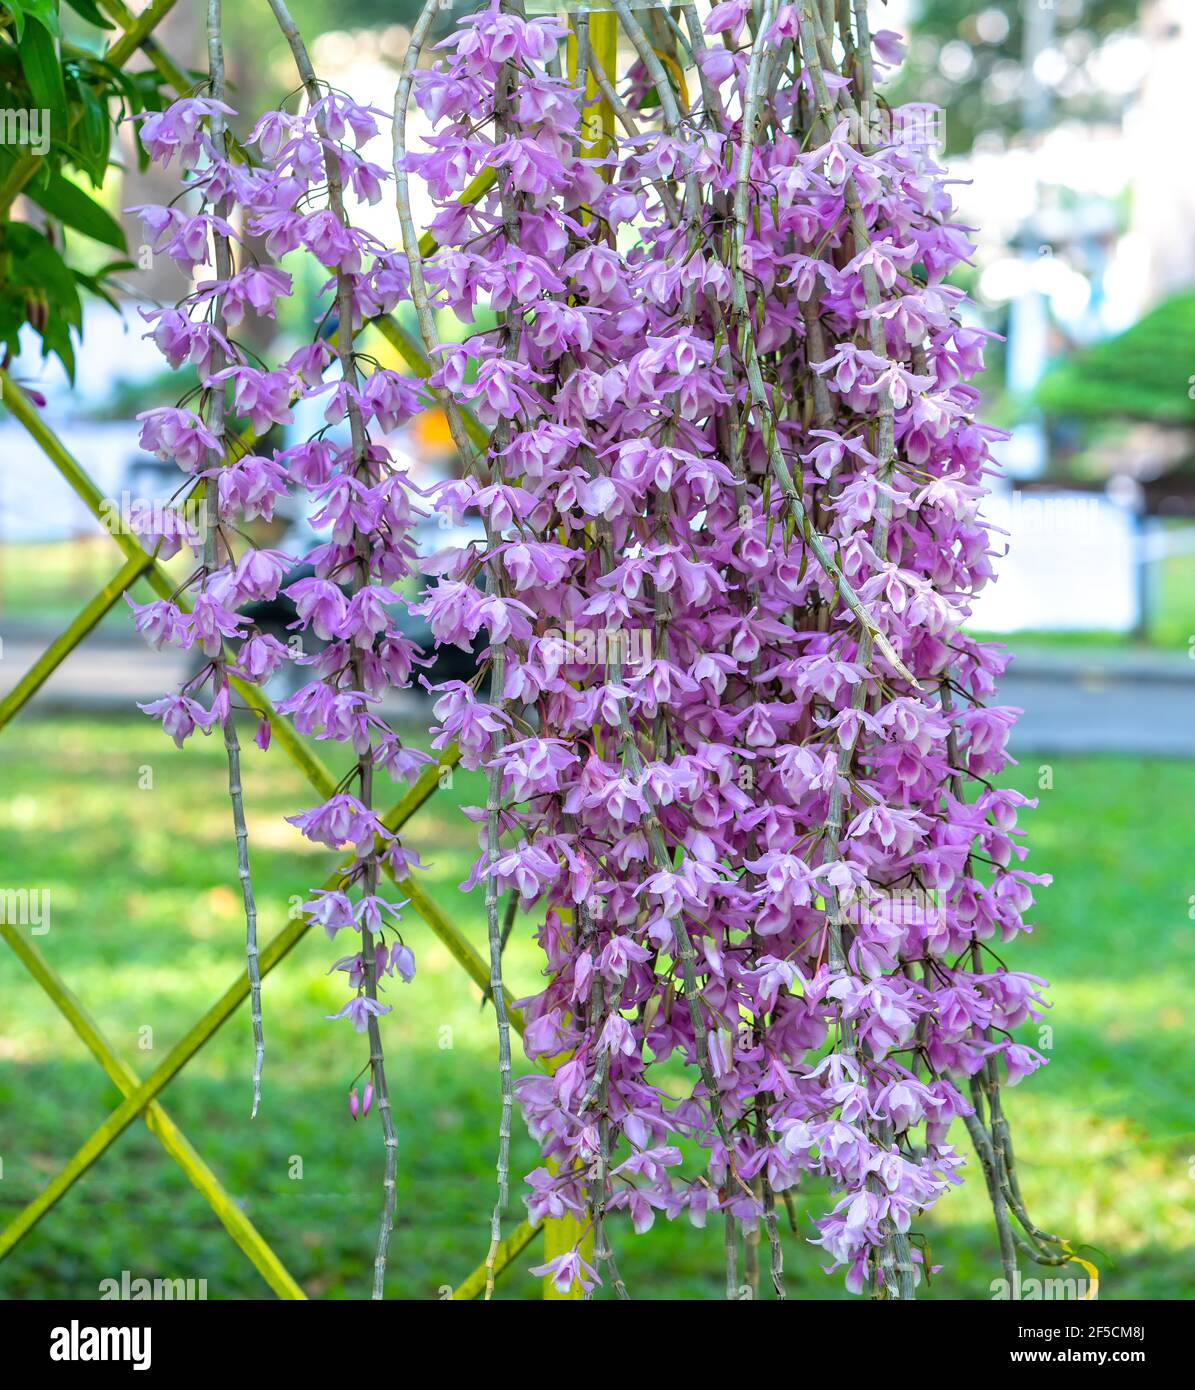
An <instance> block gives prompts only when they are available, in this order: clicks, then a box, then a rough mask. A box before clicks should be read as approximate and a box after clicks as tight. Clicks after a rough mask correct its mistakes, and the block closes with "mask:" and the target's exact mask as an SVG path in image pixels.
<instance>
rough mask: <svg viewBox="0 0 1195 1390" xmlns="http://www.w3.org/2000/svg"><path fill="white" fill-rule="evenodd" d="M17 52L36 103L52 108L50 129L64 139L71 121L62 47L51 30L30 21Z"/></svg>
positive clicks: (38, 105)
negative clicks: (60, 55) (62, 63)
mask: <svg viewBox="0 0 1195 1390" xmlns="http://www.w3.org/2000/svg"><path fill="white" fill-rule="evenodd" d="M39 18H40V16H39ZM17 53H18V54H19V55H20V59H21V67H22V69H23V70H24V73H25V81H26V82H27V83H28V84H29V95H30V96H31V97H32V99H33V104H34V106H37V107H40V108H42V109H43V110H46V111H49V113H50V129H51V130H52V131H55V132H57V134H58V136H59V137H60V138H61V137H63V136H65V134H66V130H67V124H68V118H67V111H66V86H65V84H64V83H63V80H62V65H61V63H60V62H59V61H58V50H57V49H56V48H55V46H54V40H53V38H52V37H51V35H50V33H49V31H48V30H47V29H45V28H44V27H43V26H42V25H41V24H30V25H29V26H28V27H27V28H26V30H25V33H24V36H23V37H22V38H21V40H20V42H19V43H18V44H17Z"/></svg>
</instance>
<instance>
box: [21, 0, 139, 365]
mask: <svg viewBox="0 0 1195 1390" xmlns="http://www.w3.org/2000/svg"><path fill="white" fill-rule="evenodd" d="M68 3H69V5H70V7H71V9H72V10H73V11H74V14H75V16H77V17H78V18H77V19H72V23H71V25H70V30H71V33H72V34H74V33H75V32H76V31H79V30H84V31H88V32H90V31H89V30H88V26H92V27H94V28H95V29H97V30H111V29H112V25H111V24H109V23H108V22H107V21H106V20H105V19H104V17H103V15H102V14H101V13H100V11H99V10H98V9H97V7H96V6H95V4H94V3H93V0H68ZM80 21H85V23H81V22H80ZM85 37H86V35H85V34H84V35H81V37H80V42H79V43H78V44H77V43H75V42H73V41H71V39H70V38H68V37H65V36H64V34H63V29H62V25H61V22H60V12H59V5H58V0H2V3H0V119H2V120H3V122H4V125H3V129H2V130H0V345H2V348H3V353H4V360H5V361H7V360H8V359H9V358H11V357H12V356H13V355H15V353H16V352H17V351H18V349H19V338H18V334H19V332H20V329H21V328H22V326H23V325H25V324H28V325H30V326H31V327H32V328H33V329H34V330H35V331H36V332H37V334H38V335H39V336H40V337H41V340H42V353H43V356H49V355H51V354H53V355H55V356H57V357H58V358H59V359H60V360H61V362H62V364H63V366H64V367H65V368H66V371H67V373H68V375H70V376H71V377H72V378H73V375H74V346H73V338H72V333H77V332H78V330H79V328H80V325H81V314H82V310H81V306H80V291H84V292H87V293H91V294H95V295H98V296H100V297H102V298H104V299H108V300H109V301H110V302H111V288H110V283H111V276H112V275H113V274H115V273H116V272H117V271H119V270H124V269H128V268H129V267H130V265H131V263H130V262H129V261H128V260H126V259H124V256H123V254H122V255H121V257H120V259H118V260H115V261H113V262H111V263H110V264H108V265H106V266H104V267H103V268H102V269H100V270H99V271H96V270H94V269H90V270H89V269H84V268H83V266H82V265H81V264H79V263H78V261H77V258H76V257H75V256H74V255H73V254H72V242H71V239H70V236H69V235H68V234H74V235H78V236H80V237H82V238H84V239H86V240H87V241H92V242H96V243H99V244H100V245H102V246H106V247H110V248H112V249H113V250H115V251H117V252H120V253H123V252H124V251H125V250H126V247H125V238H124V233H123V231H122V230H121V227H120V224H119V223H118V222H117V221H116V219H115V218H114V217H113V216H112V214H111V213H110V212H109V211H108V210H107V209H106V208H105V207H104V206H103V204H102V202H101V201H100V200H99V199H97V198H96V197H93V196H92V194H90V193H88V192H86V191H85V190H84V189H83V188H82V187H81V186H80V183H79V179H80V178H82V179H84V180H86V181H87V182H88V183H90V185H91V187H92V189H97V190H98V189H100V188H101V187H102V186H103V183H104V180H105V176H106V175H107V173H108V170H109V168H110V166H111V163H112V137H113V130H114V128H115V125H116V124H117V123H118V122H119V121H120V120H122V119H124V118H126V117H128V116H131V115H135V114H137V113H139V112H143V111H147V110H158V109H161V107H162V105H163V94H162V92H161V90H160V79H159V78H158V76H157V74H156V73H154V72H153V71H152V70H151V71H150V72H139V73H136V74H133V75H130V74H128V73H125V72H123V71H122V70H121V69H119V68H117V67H115V66H114V65H113V64H111V63H108V62H106V61H105V60H104V58H103V57H102V56H100V55H99V54H98V53H97V52H95V51H93V50H92V48H91V47H83V46H81V44H82V43H83V42H84V39H85ZM94 39H95V46H97V47H98V45H99V44H100V43H102V42H103V39H102V36H101V35H100V34H99V33H96V34H95V35H94ZM140 154H141V152H140V149H139V155H140ZM18 198H23V199H24V202H23V203H22V204H18V203H17V199H18ZM14 219H19V220H14ZM91 260H94V257H91Z"/></svg>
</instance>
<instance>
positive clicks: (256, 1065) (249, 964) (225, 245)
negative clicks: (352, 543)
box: [203, 0, 266, 1118]
mask: <svg viewBox="0 0 1195 1390" xmlns="http://www.w3.org/2000/svg"><path fill="white" fill-rule="evenodd" d="M221 21H222V14H221V9H220V0H208V7H207V46H208V77H209V84H210V90H211V94H212V96H213V98H214V99H215V100H216V101H223V100H224V99H225V85H226V84H225V76H224V44H223V40H222V37H221ZM211 133H212V141H213V143H214V144H216V145H217V146H219V145H221V144H223V143H224V141H225V137H226V125H225V121H224V116H223V114H222V113H221V112H219V111H215V112H213V114H212V117H211ZM227 201H228V200H227V199H226V200H224V203H223V204H222V206H221V207H219V208H217V212H218V214H219V215H220V216H221V217H227V215H228V206H227ZM213 240H214V243H215V263H216V279H217V280H221V281H227V280H229V279H231V277H232V270H233V266H232V247H231V246H230V245H229V241H228V238H227V237H226V236H223V235H221V234H220V233H219V232H213ZM212 315H213V319H212V322H213V325H214V327H215V329H216V332H217V335H218V336H217V341H219V339H220V338H223V337H225V336H226V335H227V325H226V323H225V320H224V296H223V294H217V295H216V296H215V299H214V301H213V307H212ZM227 365H228V363H227V361H226V360H225V356H224V353H223V351H222V350H221V349H220V348H218V347H217V348H216V349H215V350H214V352H213V356H212V371H213V374H214V373H215V372H219V371H221V370H222V369H223V368H224V367H226V366H227ZM207 424H208V427H209V428H210V430H211V432H212V433H213V434H214V435H215V436H216V438H217V439H218V440H222V439H223V436H224V385H223V383H220V384H219V385H218V386H217V387H215V388H213V390H212V391H211V394H210V396H209V398H208V409H207ZM222 461H223V460H222V457H221V456H220V455H219V454H215V453H213V455H212V457H211V458H210V459H209V467H210V468H212V469H215V468H218V467H219V466H220V465H221V463H222ZM203 511H204V537H203V567H204V570H205V571H206V573H207V574H208V575H209V576H210V575H211V574H212V573H213V572H214V571H215V569H216V566H217V564H218V562H219V530H220V489H219V486H218V485H217V481H216V479H215V478H214V477H212V478H209V479H208V480H207V484H206V486H205V488H204V492H203ZM230 558H231V557H230ZM227 681H228V676H227V672H226V669H225V663H224V660H223V658H222V657H218V658H217V660H216V669H215V674H214V676H213V688H216V687H217V686H219V685H220V684H221V683H223V684H224V685H225V686H227ZM221 727H222V729H223V733H224V753H225V757H226V759H227V761H228V797H229V800H230V802H231V803H232V825H233V833H234V835H235V837H236V849H237V875H238V877H239V878H240V880H241V898H242V901H243V902H244V906H245V968H246V972H247V973H248V976H249V1008H250V1013H251V1016H252V1026H253V1109H252V1110H251V1112H250V1118H254V1117H255V1116H256V1115H257V1111H258V1108H259V1106H260V1105H261V1074H262V1069H263V1067H264V1065H265V1056H266V1042H265V1030H264V1027H263V1024H262V1013H261V966H260V963H259V961H258V956H257V902H256V899H255V897H254V893H253V874H252V872H251V870H250V867H249V832H248V830H247V828H246V825H245V794H244V790H243V787H242V784H241V745H240V741H239V740H238V738H237V731H236V723H235V721H234V716H233V713H232V710H231V708H230V709H229V711H228V713H227V714H226V715H225V716H224V719H223V720H222V721H221Z"/></svg>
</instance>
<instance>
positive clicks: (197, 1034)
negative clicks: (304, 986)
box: [0, 749, 459, 1260]
mask: <svg viewBox="0 0 1195 1390" xmlns="http://www.w3.org/2000/svg"><path fill="white" fill-rule="evenodd" d="M458 756H459V755H458V754H457V753H456V750H455V749H454V750H452V751H451V752H450V753H448V754H447V755H446V757H445V760H444V761H442V762H440V763H434V764H431V765H429V766H428V767H426V768H424V770H423V775H422V776H421V777H420V778H419V780H418V781H417V782H416V783H415V785H414V786H413V787H411V788H410V789H409V790H408V792H407V793H406V795H405V796H404V797H403V798H402V799H401V800H400V801H399V802H398V804H397V805H396V806H395V807H394V809H393V810H392V811H391V812H389V813H388V815H387V817H386V823H387V825H388V826H389V828H391V829H397V828H398V827H399V826H401V825H402V824H403V823H404V822H405V821H406V820H408V819H409V818H410V817H411V816H412V815H414V813H415V812H416V811H417V810H418V809H419V807H420V806H422V805H423V804H424V802H425V801H427V800H428V798H429V797H431V796H432V795H433V794H434V793H435V792H436V791H437V790H438V788H439V786H440V773H441V769H442V768H443V767H446V766H452V763H453V762H455V760H456V757H458ZM355 861H356V855H349V856H347V857H346V858H345V859H344V860H343V861H342V862H341V865H340V867H339V868H338V869H337V870H336V871H335V872H334V873H332V874H331V875H329V877H328V878H327V879H326V880H325V882H324V888H325V889H331V888H335V887H336V886H337V885H338V884H339V882H340V879H341V877H342V876H343V874H344V873H345V872H346V871H347V870H348V869H349V868H350V867H351V866H352V864H353V863H354V862H355ZM429 925H432V928H433V930H435V926H434V925H433V924H431V923H429ZM310 929H311V921H310V919H308V918H306V917H297V918H295V919H294V920H293V921H291V922H289V923H288V924H287V926H286V927H285V928H284V929H283V930H282V931H280V932H279V933H278V935H277V936H275V937H274V938H273V940H272V941H271V942H270V943H269V945H268V946H267V947H266V948H265V950H264V951H262V953H261V959H260V966H261V977H262V979H264V978H265V977H266V975H268V974H269V972H270V971H271V970H273V968H274V966H276V965H277V964H278V962H279V961H280V960H282V959H283V958H284V957H285V956H287V955H288V954H289V953H290V952H291V951H292V950H293V949H294V948H295V946H297V945H298V943H299V942H300V941H301V940H302V939H303V937H304V936H305V935H306V934H307V932H308V931H309V930H310ZM449 949H450V950H451V949H452V946H451V945H449ZM248 993H249V978H248V975H247V974H246V973H244V972H242V973H241V974H239V975H238V976H237V978H236V980H235V981H234V983H233V984H232V985H231V986H230V987H229V988H228V989H226V990H225V991H224V993H223V994H222V995H221V996H220V998H219V999H218V1000H217V1001H216V1003H215V1004H213V1005H212V1007H211V1008H210V1009H209V1010H208V1011H207V1013H206V1014H204V1016H203V1017H202V1018H201V1019H200V1020H199V1021H198V1023H196V1024H195V1025H194V1026H193V1027H192V1028H191V1029H190V1031H189V1032H188V1033H187V1034H186V1036H185V1037H183V1038H182V1039H180V1041H179V1042H177V1043H175V1045H174V1046H173V1047H172V1048H171V1049H170V1051H169V1052H168V1053H167V1054H166V1056H165V1057H164V1058H163V1059H162V1061H161V1062H160V1063H159V1064H158V1065H157V1066H156V1067H155V1068H154V1070H153V1071H152V1072H150V1074H149V1075H148V1076H147V1077H146V1078H145V1080H144V1081H142V1082H141V1083H140V1085H138V1086H137V1087H136V1088H135V1089H134V1090H132V1091H130V1092H129V1093H128V1094H127V1095H126V1096H125V1099H124V1101H123V1102H122V1103H121V1104H120V1105H118V1106H117V1108H116V1109H115V1110H114V1111H113V1112H112V1113H111V1114H110V1115H109V1116H108V1118H107V1119H106V1120H105V1121H104V1123H103V1124H102V1125H100V1127H99V1128H98V1129H97V1130H96V1131H95V1132H94V1133H93V1134H92V1135H91V1137H90V1138H89V1139H88V1140H87V1141H86V1142H85V1143H84V1144H83V1146H82V1148H80V1149H79V1150H78V1151H77V1152H76V1153H75V1154H74V1156H73V1157H72V1158H71V1159H70V1160H69V1161H68V1162H67V1164H66V1166H65V1167H64V1168H62V1169H61V1171H60V1172H58V1173H57V1174H56V1175H55V1177H54V1178H53V1179H52V1180H51V1181H50V1183H49V1184H48V1185H47V1186H46V1187H45V1188H44V1189H43V1190H42V1191H41V1192H40V1193H39V1194H38V1195H37V1196H36V1197H35V1198H34V1199H33V1201H32V1202H30V1203H29V1205H28V1206H27V1207H25V1208H24V1210H22V1211H21V1212H19V1213H18V1214H17V1216H16V1217H15V1218H14V1219H13V1220H12V1222H10V1224H9V1225H8V1226H7V1227H6V1228H5V1230H4V1231H0V1260H2V1259H3V1258H4V1256H5V1255H6V1254H7V1253H8V1252H9V1251H10V1250H11V1249H12V1248H13V1247H14V1246H15V1245H16V1244H17V1243H18V1241H20V1240H22V1239H24V1237H25V1236H26V1235H28V1234H29V1232H30V1231H31V1230H32V1229H33V1228H34V1226H36V1225H37V1223H38V1222H39V1221H40V1220H41V1219H42V1217H43V1216H45V1215H46V1213H47V1212H48V1211H50V1210H51V1208H53V1207H54V1206H55V1205H56V1204H57V1203H58V1202H59V1201H60V1200H61V1199H62V1198H63V1197H64V1196H65V1195H66V1193H67V1192H69V1191H70V1189H71V1187H72V1186H73V1184H74V1183H75V1182H77V1181H78V1179H79V1178H80V1177H82V1176H83V1174H84V1173H85V1172H86V1171H87V1170H88V1168H90V1167H91V1165H92V1164H93V1163H94V1162H95V1161H96V1159H97V1158H99V1157H100V1155H101V1154H102V1153H104V1151H105V1150H106V1149H107V1148H108V1147H109V1146H110V1145H111V1144H112V1143H113V1142H114V1141H115V1140H116V1139H118V1138H119V1137H120V1135H121V1134H123V1133H124V1131H125V1130H126V1129H127V1128H128V1126H129V1125H130V1124H131V1123H132V1121H133V1120H134V1119H135V1118H136V1117H137V1115H138V1114H140V1112H141V1111H142V1110H143V1109H144V1108H145V1107H146V1106H147V1105H148V1104H150V1103H151V1102H152V1101H153V1100H155V1099H156V1097H157V1096H158V1094H159V1093H160V1092H161V1091H162V1090H163V1089H164V1087H166V1086H167V1085H168V1084H169V1083H170V1082H171V1081H172V1080H173V1079H174V1078H175V1077H176V1076H177V1075H178V1073H179V1072H180V1071H181V1070H182V1069H183V1067H185V1066H186V1064H187V1063H188V1062H189V1061H190V1060H191V1058H192V1057H194V1056H195V1054H196V1053H197V1052H198V1051H199V1049H200V1048H201V1047H202V1046H203V1045H204V1043H206V1042H207V1041H208V1039H209V1038H211V1037H212V1035H213V1034H214V1033H215V1032H216V1030H217V1029H218V1028H219V1027H220V1025H221V1024H222V1023H224V1022H225V1020H226V1019H228V1018H229V1017H230V1016H231V1015H232V1014H233V1013H234V1012H235V1010H236V1009H237V1007H238V1005H240V1004H241V1003H242V1001H243V1000H244V999H245V998H246V997H247V995H248Z"/></svg>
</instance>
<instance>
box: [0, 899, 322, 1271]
mask: <svg viewBox="0 0 1195 1390" xmlns="http://www.w3.org/2000/svg"><path fill="white" fill-rule="evenodd" d="M0 936H3V938H4V940H5V941H7V942H8V944H9V945H10V946H11V947H12V949H13V951H14V952H15V953H16V954H17V956H18V957H19V959H20V960H21V962H22V964H24V966H25V968H26V969H27V970H28V971H29V973H30V974H31V975H32V976H33V978H34V979H35V980H36V981H37V983H38V984H39V985H40V986H41V987H42V989H43V990H44V991H45V992H46V994H48V995H49V996H50V998H51V999H52V1000H53V1001H54V1003H55V1004H56V1005H57V1006H58V1010H59V1012H60V1013H61V1014H62V1015H63V1016H64V1017H65V1018H66V1020H67V1022H68V1023H69V1024H70V1025H71V1027H72V1028H73V1029H74V1030H75V1032H76V1033H77V1034H78V1036H79V1037H80V1038H81V1039H82V1041H83V1042H84V1043H85V1044H86V1046H87V1049H88V1051H89V1052H90V1053H91V1054H92V1056H93V1057H94V1058H95V1059H96V1061H98V1062H99V1064H100V1065H101V1066H102V1067H103V1069H104V1071H105V1072H107V1074H108V1077H109V1078H110V1079H111V1081H112V1082H113V1083H114V1084H115V1085H116V1086H117V1088H118V1089H119V1090H120V1091H121V1093H122V1094H123V1095H125V1096H130V1095H132V1094H133V1093H134V1092H135V1091H136V1090H137V1089H138V1087H139V1086H140V1085H141V1078H140V1077H139V1076H138V1075H137V1073H136V1072H135V1071H134V1070H133V1069H132V1067H130V1066H129V1065H128V1064H127V1063H125V1062H123V1061H122V1060H121V1059H120V1058H119V1057H118V1056H117V1055H116V1053H115V1052H113V1050H112V1048H111V1047H110V1046H109V1044H108V1041H107V1039H106V1038H105V1037H104V1035H103V1034H102V1033H101V1032H100V1030H99V1026H98V1025H97V1024H96V1023H95V1021H94V1020H93V1019H92V1018H91V1016H90V1015H89V1014H88V1013H87V1011H86V1010H85V1009H84V1007H83V1005H82V1004H81V1003H80V1002H79V1000H78V999H77V998H76V996H75V995H74V994H73V993H72V991H71V990H70V988H69V986H68V985H67V984H66V983H65V981H64V980H63V979H62V978H61V976H60V975H59V974H58V972H57V971H56V970H55V969H54V967H53V966H52V965H51V964H50V962H49V961H48V960H47V959H46V958H45V956H44V955H42V953H41V951H39V950H38V948H37V947H36V946H35V945H34V944H33V942H32V941H30V940H29V939H28V938H27V937H26V936H25V935H24V934H23V933H22V932H20V931H17V930H14V928H13V927H11V926H9V925H8V924H7V923H0ZM142 1117H143V1119H144V1120H145V1123H146V1125H147V1126H148V1127H149V1130H150V1133H151V1134H153V1135H154V1137H155V1138H156V1139H157V1140H158V1142H159V1143H160V1144H161V1145H162V1147H163V1148H164V1149H165V1150H166V1152H167V1153H168V1154H169V1155H170V1156H171V1158H173V1159H174V1161H175V1162H176V1163H177V1164H178V1165H179V1167H180V1168H181V1169H182V1170H183V1172H184V1173H186V1175H187V1177H188V1178H190V1180H191V1182H192V1183H194V1185H195V1186H196V1187H197V1188H198V1189H199V1191H200V1192H202V1193H203V1195H204V1197H205V1198H206V1199H207V1201H208V1204H209V1205H210V1206H211V1208H212V1210H213V1211H214V1212H215V1213H216V1215H217V1216H218V1217H219V1218H220V1221H221V1222H222V1223H223V1225H224V1229H225V1230H226V1231H227V1232H228V1234H229V1235H230V1236H231V1237H232V1239H233V1240H234V1241H235V1242H236V1243H237V1245H239V1246H240V1248H241V1249H242V1250H243V1251H244V1252H245V1254H246V1255H248V1257H249V1259H250V1260H251V1261H252V1262H253V1265H254V1267H255V1268H256V1269H257V1271H258V1272H259V1273H260V1274H261V1276H262V1278H263V1279H264V1280H265V1281H266V1283H267V1284H269V1286H270V1288H272V1289H273V1290H274V1292H275V1293H276V1294H277V1295H278V1296H279V1298H288V1299H303V1298H306V1297H307V1295H306V1294H305V1293H304V1292H303V1290H302V1287H301V1286H300V1285H299V1284H298V1283H297V1282H296V1280H295V1279H294V1278H292V1276H291V1275H290V1273H289V1272H288V1271H287V1269H286V1266H285V1265H284V1264H283V1263H282V1261H281V1260H280V1259H279V1258H278V1256H277V1255H276V1254H275V1253H274V1251H273V1250H272V1249H271V1248H270V1246H269V1244H268V1243H267V1242H266V1240H265V1237H264V1236H262V1234H261V1232H260V1231H258V1229H257V1227H256V1226H254V1224H253V1223H252V1222H251V1221H250V1220H249V1218H248V1217H247V1216H246V1215H245V1213H244V1212H243V1211H242V1210H241V1208H240V1207H239V1206H238V1205H237V1204H236V1202H235V1201H234V1200H233V1198H232V1197H230V1196H229V1195H228V1193H227V1192H226V1191H225V1189H224V1187H223V1186H222V1185H221V1183H220V1180H219V1178H217V1177H216V1175H215V1173H214V1172H212V1170H211V1169H210V1168H209V1167H208V1165H207V1164H206V1163H205V1162H204V1160H203V1159H202V1157H201V1156H200V1155H199V1153H198V1151H197V1150H196V1149H195V1148H194V1146H193V1145H192V1144H191V1142H190V1140H188V1139H187V1137H186V1135H185V1134H183V1132H182V1130H180V1129H179V1127H178V1126H177V1125H176V1124H175V1123H174V1121H173V1120H172V1119H171V1118H170V1116H169V1115H168V1114H167V1113H166V1111H165V1110H163V1108H162V1107H161V1105H159V1104H158V1102H157V1101H156V1100H155V1101H150V1103H149V1104H148V1105H147V1106H146V1107H145V1110H144V1112H143V1116H142Z"/></svg>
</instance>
